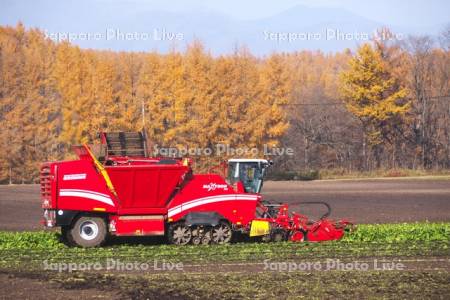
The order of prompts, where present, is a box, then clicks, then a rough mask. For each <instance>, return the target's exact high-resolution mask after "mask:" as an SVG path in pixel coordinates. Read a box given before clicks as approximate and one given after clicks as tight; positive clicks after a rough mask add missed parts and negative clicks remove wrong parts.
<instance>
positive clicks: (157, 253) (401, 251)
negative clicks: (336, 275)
mask: <svg viewBox="0 0 450 300" xmlns="http://www.w3.org/2000/svg"><path fill="white" fill-rule="evenodd" d="M137 240H138V241H139V242H138V243H136V242H133V239H131V240H130V239H128V240H125V241H123V240H120V239H115V240H113V241H111V242H110V243H109V244H107V245H105V246H104V247H101V248H94V249H92V248H90V249H84V248H69V247H67V246H65V245H64V244H63V243H62V242H60V235H59V234H58V233H56V232H22V233H13V232H0V266H5V267H6V266H14V265H16V266H17V265H21V266H23V265H27V266H33V265H38V264H40V263H42V261H43V260H49V261H51V262H60V261H73V262H75V261H83V262H90V261H98V260H103V259H107V258H116V259H118V258H120V259H121V260H124V261H136V260H142V261H144V260H155V259H159V260H162V259H165V260H172V261H183V262H200V263H214V262H221V261H222V262H224V261H261V260H262V259H299V258H327V257H369V256H379V257H382V256H384V257H386V256H449V255H450V250H449V246H450V223H412V224H384V225H360V226H359V227H358V229H357V230H356V231H354V232H352V233H349V234H347V235H346V236H345V238H344V239H342V240H340V241H333V242H324V243H294V242H282V243H262V242H247V243H234V244H229V245H200V246H194V245H186V246H175V245H167V244H164V242H163V241H162V240H158V242H159V244H158V243H156V244H155V240H154V239H153V240H148V239H137ZM130 241H132V243H130Z"/></svg>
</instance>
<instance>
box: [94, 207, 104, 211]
mask: <svg viewBox="0 0 450 300" xmlns="http://www.w3.org/2000/svg"><path fill="white" fill-rule="evenodd" d="M92 210H93V211H106V208H103V207H94V208H93V209H92Z"/></svg>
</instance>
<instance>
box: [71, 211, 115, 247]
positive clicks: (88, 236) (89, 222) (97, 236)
mask: <svg viewBox="0 0 450 300" xmlns="http://www.w3.org/2000/svg"><path fill="white" fill-rule="evenodd" d="M107 233H108V231H107V226H106V222H105V220H104V219H103V218H101V217H97V216H82V217H80V218H78V219H76V221H75V222H74V223H73V226H72V227H71V228H70V230H68V231H67V234H66V238H67V241H68V243H69V244H74V245H76V246H79V247H83V248H89V247H98V246H101V245H102V244H103V243H104V242H105V240H106V236H107Z"/></svg>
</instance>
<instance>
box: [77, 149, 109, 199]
mask: <svg viewBox="0 0 450 300" xmlns="http://www.w3.org/2000/svg"><path fill="white" fill-rule="evenodd" d="M83 146H84V148H85V149H86V151H87V152H88V153H89V155H90V156H91V158H92V160H93V162H94V165H95V167H96V168H97V170H98V171H99V172H100V174H102V176H103V178H104V179H105V181H106V185H107V186H108V188H109V190H110V191H111V193H113V194H114V195H115V196H116V197H117V193H116V190H115V189H114V185H113V184H112V181H111V178H109V175H108V172H106V169H105V168H104V167H103V165H102V164H101V163H100V162H99V161H98V160H97V158H96V157H95V156H94V154H92V152H91V150H90V149H89V146H88V145H86V144H84V145H83Z"/></svg>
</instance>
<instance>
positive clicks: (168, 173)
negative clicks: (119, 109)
mask: <svg viewBox="0 0 450 300" xmlns="http://www.w3.org/2000/svg"><path fill="white" fill-rule="evenodd" d="M75 150H76V152H77V154H78V155H79V160H74V161H64V162H49V163H44V164H43V165H42V167H41V198H42V208H43V209H44V210H45V211H46V222H45V224H46V225H47V226H52V225H54V212H55V211H57V210H63V211H65V210H68V211H77V212H85V213H96V214H103V215H104V216H106V217H107V220H108V224H109V230H110V232H111V233H112V234H115V235H164V234H165V231H166V227H167V225H168V224H170V223H174V222H178V221H181V220H183V218H184V217H185V216H186V215H187V214H189V213H191V212H214V213H217V214H218V215H220V216H222V217H223V219H225V220H227V221H228V222H229V223H230V224H231V225H232V226H233V229H234V230H240V231H242V232H249V231H250V228H251V225H252V221H254V220H259V221H265V222H269V224H270V227H271V228H272V229H277V230H283V231H284V232H286V233H287V234H288V238H289V239H290V240H292V241H304V240H308V241H324V240H336V239H340V238H341V237H342V236H343V235H344V230H345V228H346V226H348V225H349V224H350V223H349V222H348V221H346V220H342V221H338V222H335V221H332V220H328V219H321V220H319V221H317V222H314V223H312V224H311V223H310V222H309V220H308V218H307V217H306V216H303V215H301V214H296V213H292V214H290V213H289V210H288V206H287V205H281V206H279V207H278V208H277V212H276V216H275V217H267V216H265V217H256V215H257V210H262V212H267V211H268V207H266V206H265V205H264V204H263V203H262V196H261V195H259V194H252V193H245V191H244V188H243V185H242V183H241V182H238V183H237V184H235V185H234V186H231V185H229V184H228V183H227V182H226V181H225V180H224V178H223V177H221V176H219V175H217V174H200V175H193V174H192V169H191V167H190V164H191V163H192V162H191V161H186V160H182V159H175V160H173V159H172V160H171V162H170V163H164V161H163V159H165V158H146V157H138V158H136V157H133V158H130V157H120V156H115V157H111V158H109V159H108V162H107V163H105V164H104V169H105V170H106V172H107V175H105V174H102V172H101V171H100V170H99V169H98V167H96V165H95V163H94V160H95V158H93V157H90V154H89V153H87V152H89V151H85V150H86V149H85V150H83V148H76V149H75ZM105 176H106V177H108V178H106V177H105ZM108 180H111V182H112V185H113V186H114V189H113V190H111V188H110V187H108V185H107V181H108Z"/></svg>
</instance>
